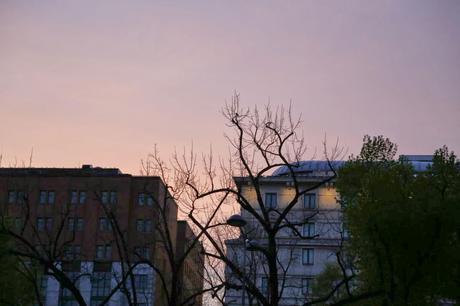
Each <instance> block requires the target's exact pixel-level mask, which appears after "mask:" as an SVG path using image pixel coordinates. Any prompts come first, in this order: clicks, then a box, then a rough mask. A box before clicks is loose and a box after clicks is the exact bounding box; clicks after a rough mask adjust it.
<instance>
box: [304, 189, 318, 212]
mask: <svg viewBox="0 0 460 306" xmlns="http://www.w3.org/2000/svg"><path fill="white" fill-rule="evenodd" d="M303 208H305V209H316V194H314V193H306V194H305V195H304V196H303Z"/></svg>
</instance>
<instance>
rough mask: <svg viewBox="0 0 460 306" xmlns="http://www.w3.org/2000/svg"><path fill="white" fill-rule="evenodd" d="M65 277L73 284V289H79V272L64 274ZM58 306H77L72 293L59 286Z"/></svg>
mask: <svg viewBox="0 0 460 306" xmlns="http://www.w3.org/2000/svg"><path fill="white" fill-rule="evenodd" d="M66 274H67V276H68V277H69V278H70V279H71V280H72V281H73V282H74V285H75V287H77V288H79V278H78V276H79V274H80V273H79V272H66ZM59 305H60V306H78V302H77V301H76V300H75V298H74V296H73V294H72V292H71V291H70V290H69V289H67V288H64V287H62V286H61V297H60V301H59Z"/></svg>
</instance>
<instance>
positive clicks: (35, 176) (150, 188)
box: [0, 165, 198, 306]
mask: <svg viewBox="0 0 460 306" xmlns="http://www.w3.org/2000/svg"><path fill="white" fill-rule="evenodd" d="M165 192H166V191H165V187H164V184H163V182H162V181H161V179H160V178H159V177H152V176H133V175H130V174H123V173H121V172H120V170H119V169H115V168H113V169H109V168H98V167H92V166H89V165H84V166H83V167H82V168H0V209H1V215H2V217H7V219H9V220H11V224H13V225H12V228H13V230H14V231H15V232H16V233H18V234H19V236H18V237H24V241H28V242H30V245H27V243H17V248H18V249H20V250H24V251H25V252H38V253H39V254H40V256H44V257H43V258H45V259H50V260H53V262H54V265H55V266H56V267H57V268H58V269H59V270H61V271H64V272H65V273H66V275H68V276H70V277H71V278H72V279H74V280H75V281H74V282H75V284H76V287H77V288H78V290H79V292H80V293H81V295H82V297H83V299H84V300H85V302H86V303H87V304H88V305H99V303H101V302H102V301H104V300H106V299H109V300H110V302H109V303H108V304H107V305H110V306H122V305H128V296H130V295H131V298H132V297H133V296H134V295H133V293H134V292H135V293H136V294H135V297H136V299H137V305H139V306H147V305H149V306H150V305H165V304H166V302H165V301H166V297H165V292H164V290H163V289H162V288H163V287H162V285H161V282H160V281H159V278H158V274H157V273H155V272H154V270H153V268H152V265H154V266H155V267H157V268H158V269H159V270H160V272H161V274H162V275H164V276H165V281H166V283H168V281H169V278H170V271H169V269H170V268H169V265H168V261H167V257H166V256H167V254H166V251H165V248H164V244H163V242H162V241H161V239H159V235H158V233H157V228H158V227H157V225H158V224H157V222H160V221H159V220H161V218H158V213H159V211H158V209H157V206H158V205H156V204H165V205H164V208H165V213H166V219H167V222H166V225H167V227H168V230H169V231H170V233H171V237H176V235H177V224H178V223H177V204H176V203H175V202H174V201H173V200H168V201H167V202H165V203H161V201H162V200H163V199H165V197H164V195H165ZM2 219H5V218H2ZM24 241H23V242H24ZM175 243H176V241H175V239H174V241H173V244H174V248H175V247H176V245H175ZM38 253H37V254H38ZM149 263H151V264H149ZM130 267H131V268H132V273H131V274H130V273H129V271H130ZM197 267H198V266H197ZM197 269H198V268H197ZM42 274H43V273H42ZM128 275H129V276H130V277H129V278H128ZM124 280H126V281H124ZM131 280H132V281H131ZM117 286H118V288H121V289H124V290H118V289H117ZM40 290H41V293H42V301H43V302H44V305H46V306H58V305H72V306H73V305H78V304H77V302H76V301H75V298H74V295H73V294H71V292H70V291H69V290H68V289H65V288H62V287H61V286H60V285H59V282H58V281H57V280H56V278H55V277H54V276H49V275H48V276H47V275H46V274H45V275H43V276H41V281H40ZM123 291H124V292H125V293H123Z"/></svg>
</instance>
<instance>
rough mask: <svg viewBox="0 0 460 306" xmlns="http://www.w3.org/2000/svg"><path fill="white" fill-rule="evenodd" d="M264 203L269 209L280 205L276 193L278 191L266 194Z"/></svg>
mask: <svg viewBox="0 0 460 306" xmlns="http://www.w3.org/2000/svg"><path fill="white" fill-rule="evenodd" d="M264 205H265V208H267V209H270V208H276V206H277V205H278V195H277V194H276V192H267V193H266V194H265V202H264Z"/></svg>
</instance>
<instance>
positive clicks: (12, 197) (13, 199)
mask: <svg viewBox="0 0 460 306" xmlns="http://www.w3.org/2000/svg"><path fill="white" fill-rule="evenodd" d="M16 198H17V193H16V190H9V191H8V203H9V204H15V203H16Z"/></svg>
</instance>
